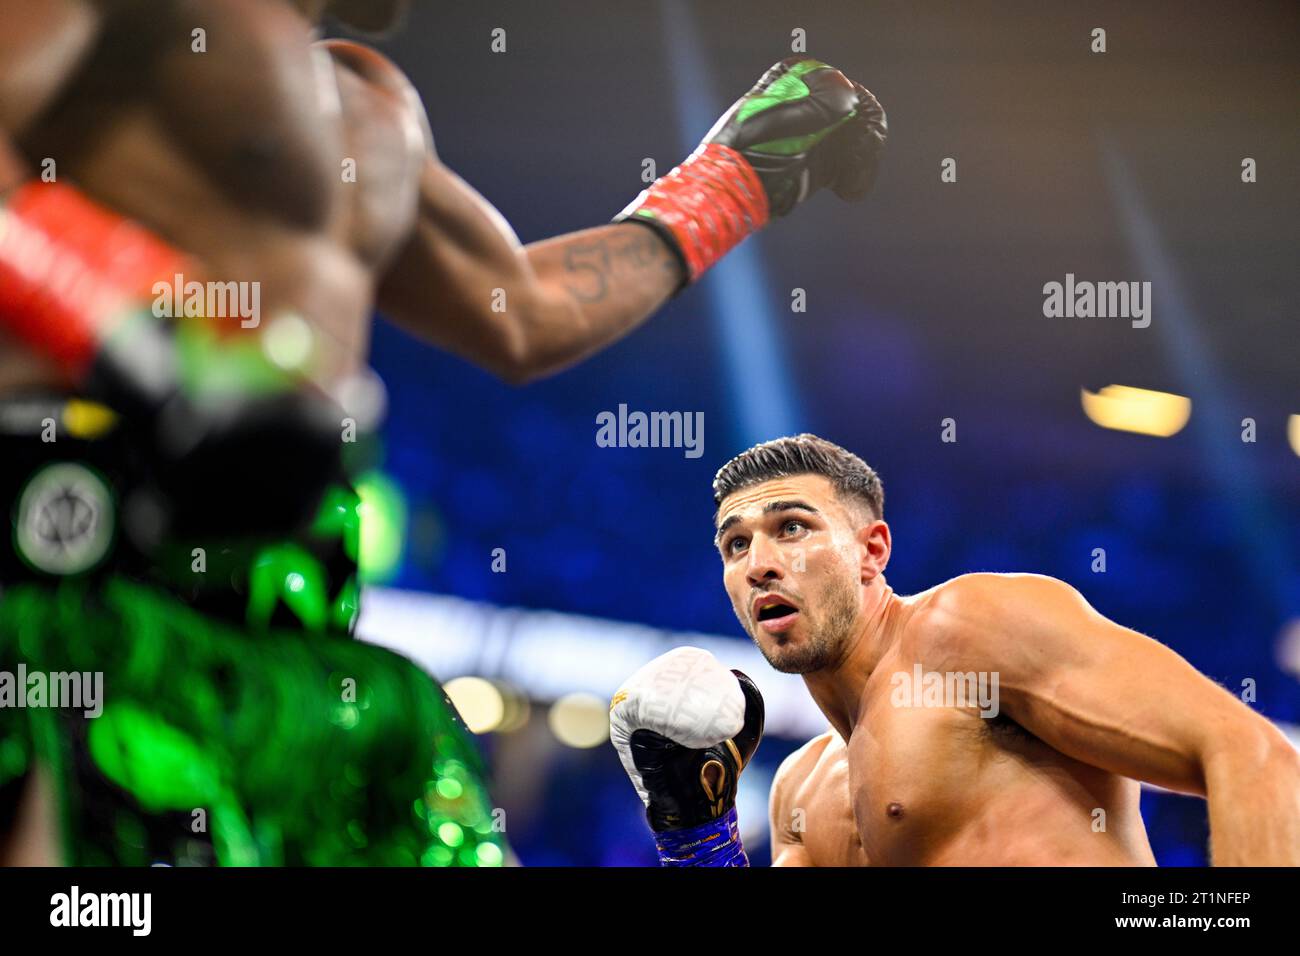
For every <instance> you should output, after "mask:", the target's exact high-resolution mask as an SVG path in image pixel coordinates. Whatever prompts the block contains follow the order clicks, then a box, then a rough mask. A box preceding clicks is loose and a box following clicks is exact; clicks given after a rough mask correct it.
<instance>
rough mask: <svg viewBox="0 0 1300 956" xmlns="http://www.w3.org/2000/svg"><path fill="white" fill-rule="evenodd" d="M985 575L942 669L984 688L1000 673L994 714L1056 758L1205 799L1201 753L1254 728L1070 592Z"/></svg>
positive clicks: (1250, 718) (1206, 684) (1173, 659)
mask: <svg viewBox="0 0 1300 956" xmlns="http://www.w3.org/2000/svg"><path fill="white" fill-rule="evenodd" d="M981 577H986V579H985V580H982V581H979V582H978V583H977V584H976V585H975V586H974V587H973V588H972V589H970V590H971V593H970V594H968V596H967V597H968V599H967V600H965V601H964V602H962V603H958V606H957V609H956V610H955V613H954V614H953V615H952V618H953V620H954V622H955V626H954V629H953V638H952V640H950V641H946V642H945V650H946V653H945V654H943V655H941V658H945V659H944V660H941V664H940V666H941V669H951V670H954V671H959V672H966V671H971V670H974V671H977V672H989V678H990V681H991V677H992V675H993V674H996V676H997V679H998V698H997V702H998V706H999V708H1000V711H1001V712H1003V713H1005V714H1006V715H1007V716H1008V717H1010V718H1011V719H1013V720H1015V721H1016V722H1017V723H1019V724H1021V725H1022V726H1023V727H1024V728H1025V729H1026V730H1028V731H1029V732H1030V733H1032V734H1034V735H1035V736H1037V737H1039V738H1040V739H1041V740H1043V741H1044V742H1045V743H1047V744H1048V745H1049V746H1051V747H1053V748H1055V749H1057V750H1059V751H1061V752H1062V753H1064V754H1066V755H1068V756H1070V757H1074V758H1075V759H1077V760H1080V761H1083V762H1085V763H1089V764H1092V765H1093V766H1097V767H1101V768H1102V769H1105V770H1108V771H1111V772H1113V773H1117V774H1121V775H1123V776H1127V777H1132V778H1136V779H1140V780H1146V781H1149V782H1151V783H1154V784H1157V785H1158V786H1162V787H1166V788H1168V789H1172V790H1179V791H1183V792H1188V793H1199V794H1203V793H1204V792H1205V779H1204V772H1203V769H1202V768H1203V763H1204V759H1205V757H1206V756H1207V754H1208V753H1210V752H1212V750H1213V749H1214V748H1215V747H1216V746H1219V745H1221V744H1224V743H1225V742H1228V741H1230V740H1231V736H1232V735H1233V734H1234V733H1236V732H1238V731H1239V730H1242V731H1244V730H1245V729H1247V728H1249V727H1250V726H1251V725H1252V724H1254V723H1257V722H1258V721H1260V720H1261V718H1260V717H1259V716H1258V715H1257V714H1254V713H1253V712H1252V711H1250V709H1249V708H1247V707H1246V706H1245V705H1244V704H1242V703H1241V701H1239V700H1237V699H1236V698H1234V697H1233V696H1232V695H1230V694H1228V693H1227V692H1226V691H1224V690H1223V689H1222V688H1220V687H1218V686H1217V685H1215V684H1214V683H1213V682H1212V681H1210V680H1209V679H1208V678H1206V677H1205V676H1203V675H1202V674H1200V673H1198V672H1197V671H1196V670H1195V668H1193V667H1192V666H1191V665H1190V664H1188V663H1187V661H1185V660H1184V659H1183V658H1182V657H1180V656H1179V655H1178V654H1176V653H1175V652H1174V651H1172V650H1170V649H1169V648H1168V647H1165V646H1164V645H1163V644H1160V643H1159V642H1157V641H1154V640H1152V639H1151V638H1149V637H1146V636H1144V635H1142V634H1139V633H1138V632H1136V631H1133V630H1130V629H1128V628H1125V627H1122V626H1120V625H1118V624H1116V623H1114V622H1113V621H1110V620H1108V619H1106V618H1105V617H1103V616H1102V615H1101V614H1099V613H1098V612H1097V611H1095V610H1094V609H1093V608H1092V607H1091V606H1090V605H1089V604H1088V603H1087V602H1086V601H1085V600H1084V598H1083V597H1082V595H1080V594H1079V593H1078V592H1077V591H1076V590H1075V589H1074V588H1072V587H1070V586H1069V585H1067V584H1064V583H1063V582H1061V581H1057V580H1054V579H1052V578H1046V577H1040V576H1037V575H1016V576H1005V577H1003V576H997V577H994V576H981ZM989 579H991V580H989Z"/></svg>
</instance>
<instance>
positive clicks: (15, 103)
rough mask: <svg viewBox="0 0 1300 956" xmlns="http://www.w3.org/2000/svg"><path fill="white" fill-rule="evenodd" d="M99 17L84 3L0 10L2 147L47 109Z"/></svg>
mask: <svg viewBox="0 0 1300 956" xmlns="http://www.w3.org/2000/svg"><path fill="white" fill-rule="evenodd" d="M103 16H104V14H103V13H101V11H100V9H99V7H98V6H96V5H95V4H93V3H89V2H86V0H4V3H3V4H0V141H8V142H7V143H6V144H5V145H8V146H10V147H12V142H13V139H15V138H17V137H18V136H20V135H21V134H22V133H23V131H24V130H26V128H27V127H28V125H29V124H30V123H31V122H32V121H33V120H34V119H36V118H37V117H38V116H40V114H41V113H42V112H43V111H44V110H45V109H46V108H47V107H48V106H49V105H50V104H51V103H52V101H53V100H54V97H55V96H56V95H58V93H59V90H60V89H62V87H63V84H64V83H66V82H67V80H68V79H69V78H70V77H71V76H72V74H73V73H74V72H75V71H76V68H77V66H78V65H79V64H80V63H81V62H82V60H83V58H84V57H85V56H86V54H87V53H88V52H89V51H90V48H91V45H92V44H93V43H94V42H95V38H96V37H97V36H98V35H99V31H100V28H101V23H102V19H103ZM0 185H5V184H4V183H3V182H2V181H0Z"/></svg>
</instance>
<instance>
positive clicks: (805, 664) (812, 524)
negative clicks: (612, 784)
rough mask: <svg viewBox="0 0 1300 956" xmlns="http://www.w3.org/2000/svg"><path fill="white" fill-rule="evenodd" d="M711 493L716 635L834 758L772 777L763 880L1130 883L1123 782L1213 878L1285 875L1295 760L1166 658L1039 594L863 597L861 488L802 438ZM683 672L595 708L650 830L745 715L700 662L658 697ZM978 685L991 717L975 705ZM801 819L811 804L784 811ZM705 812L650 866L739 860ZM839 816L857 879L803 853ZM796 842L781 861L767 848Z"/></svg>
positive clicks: (874, 556) (781, 445)
mask: <svg viewBox="0 0 1300 956" xmlns="http://www.w3.org/2000/svg"><path fill="white" fill-rule="evenodd" d="M713 490H714V501H715V503H716V505H717V507H718V511H717V534H716V542H717V546H718V549H719V552H720V554H721V556H722V562H723V581H724V584H725V586H726V589H727V593H728V595H729V596H730V598H731V602H732V606H733V608H734V610H735V612H736V616H737V618H738V619H739V620H740V622H741V624H742V625H743V626H744V628H745V630H746V631H747V632H748V633H749V635H750V637H751V638H752V639H753V641H754V643H755V644H756V645H757V646H758V648H759V650H760V651H761V652H762V653H763V656H764V657H765V658H766V659H767V661H768V662H769V663H770V664H771V665H772V666H773V667H774V668H776V669H777V670H779V671H782V672H784V673H793V674H801V675H803V678H804V681H805V683H806V684H807V687H808V690H809V692H810V693H811V694H812V697H813V700H814V701H816V703H817V705H818V707H819V708H820V709H821V711H822V713H823V714H824V715H825V716H826V718H827V720H828V721H830V724H831V726H832V728H833V729H834V732H835V734H836V735H838V737H839V738H840V739H842V740H843V741H844V742H845V743H844V750H843V759H841V758H840V757H839V756H838V755H837V747H838V744H837V743H836V742H835V740H834V738H829V739H827V740H826V742H825V743H824V744H821V745H819V743H818V741H813V743H812V744H810V745H809V747H808V748H806V749H805V750H804V751H802V752H800V753H797V754H796V755H795V756H794V757H793V758H792V759H791V760H790V761H787V765H786V766H785V767H784V768H783V772H782V773H781V774H780V775H779V779H778V781H777V786H776V787H774V794H773V817H774V819H773V821H772V823H773V827H774V830H776V831H778V832H779V833H787V832H788V833H790V834H791V839H785V838H781V839H775V838H774V844H773V853H774V857H775V858H776V859H777V860H779V861H780V862H782V863H784V864H790V865H798V864H800V863H813V864H817V863H823V862H827V863H831V864H839V863H847V862H863V859H865V860H867V861H869V862H870V863H872V864H875V865H902V866H908V865H911V866H918V865H941V866H942V865H948V866H1048V865H1092V866H1108V865H1131V866H1141V865H1152V864H1154V862H1155V861H1154V858H1153V856H1152V853H1151V849H1150V846H1149V844H1148V842H1147V837H1146V831H1145V828H1144V827H1143V824H1142V819H1141V816H1140V813H1139V808H1138V795H1139V794H1138V791H1139V784H1138V781H1139V780H1145V781H1149V782H1151V783H1153V784H1156V785H1158V786H1161V787H1164V788H1166V789H1170V790H1174V791H1178V792H1181V793H1188V794H1195V795H1199V796H1202V797H1205V798H1206V800H1207V803H1208V810H1209V818H1210V831H1211V849H1212V857H1213V862H1214V863H1215V864H1216V865H1252V866H1273V865H1290V866H1294V865H1300V755H1298V754H1297V752H1296V750H1295V749H1294V748H1293V747H1292V746H1291V744H1290V743H1289V742H1288V741H1287V739H1286V738H1285V737H1284V736H1283V735H1282V734H1281V733H1280V732H1279V731H1278V730H1277V729H1276V728H1275V727H1273V726H1272V724H1270V723H1269V722H1268V721H1267V720H1265V719H1264V718H1263V717H1261V716H1260V715H1258V714H1256V713H1255V712H1254V711H1252V710H1250V708H1248V707H1246V706H1245V705H1244V704H1243V703H1242V702H1241V701H1240V700H1238V699H1237V698H1235V697H1234V696H1232V695H1231V694H1229V693H1227V692H1226V691H1224V690H1223V689H1222V688H1220V687H1218V686H1217V685H1215V684H1214V683H1213V682H1212V681H1210V680H1208V679H1206V678H1205V677H1203V676H1202V675H1200V674H1198V673H1197V672H1196V671H1195V670H1194V669H1192V668H1191V667H1190V666H1189V665H1188V664H1187V662H1186V661H1184V660H1183V659H1182V658H1181V657H1179V656H1178V655H1177V654H1175V653H1174V652H1173V651H1171V650H1169V649H1168V648H1166V647H1164V646H1163V645H1161V644H1159V643H1157V642H1156V641H1153V640H1151V639H1150V638H1147V637H1144V636H1142V635H1141V634H1138V633H1136V632H1134V631H1131V630H1128V629H1126V628H1123V627H1121V626H1119V625H1117V624H1114V623H1112V622H1110V621H1108V620H1107V619H1105V618H1104V617H1102V616H1101V615H1100V614H1098V613H1097V612H1096V611H1094V610H1093V609H1092V608H1091V607H1089V606H1088V604H1087V603H1086V602H1085V601H1084V600H1083V598H1082V597H1081V596H1080V595H1079V593H1078V592H1077V591H1075V590H1074V589H1073V588H1071V587H1070V586H1069V585H1067V584H1064V583H1063V582H1061V581H1057V580H1055V579H1052V578H1048V577H1043V576H1039V575H1030V574H967V575H962V576H961V577H957V578H954V579H953V580H951V581H948V582H946V583H944V584H941V585H939V586H937V587H935V588H931V589H930V590H928V591H924V592H922V593H920V594H917V595H913V596H910V597H903V596H900V595H897V594H895V593H894V592H893V590H892V589H891V588H890V587H889V585H888V584H887V583H886V581H885V577H884V571H885V567H886V565H887V564H888V562H889V556H890V551H891V547H892V540H891V536H890V530H889V526H888V525H887V524H886V523H885V522H884V521H883V520H882V516H883V491H882V488H881V484H880V480H879V478H878V477H877V476H876V474H875V472H874V471H872V470H871V469H870V468H869V467H867V465H866V464H865V463H864V462H863V461H862V460H861V459H860V458H858V457H857V456H855V455H853V454H851V453H849V452H847V451H845V450H844V449H842V448H840V447H838V446H836V445H833V444H831V443H830V442H827V441H824V440H822V439H820V438H817V437H815V436H812V435H800V436H797V437H794V438H784V439H779V440H777V441H772V442H767V443H764V444H761V445H757V446H755V447H754V448H751V449H750V450H749V451H746V452H744V453H743V454H741V455H739V456H737V457H736V458H734V459H733V460H732V461H730V462H728V463H727V464H726V465H724V466H723V467H722V469H721V470H720V471H719V472H718V475H717V477H716V478H715V480H714V486H713ZM683 650H684V649H678V651H675V652H673V654H676V655H678V657H677V658H669V657H668V656H667V655H666V656H665V657H664V658H660V659H657V660H656V661H653V662H651V664H650V665H647V667H645V668H643V669H642V671H639V672H638V674H637V675H635V676H634V678H633V679H632V680H631V681H630V684H629V685H628V686H630V688H631V693H630V696H629V695H626V694H625V692H620V696H618V697H616V698H615V700H616V704H615V706H614V715H613V716H614V720H615V731H616V733H615V735H614V737H615V742H616V744H618V745H619V746H620V754H621V756H622V758H623V763H624V766H625V768H628V769H629V772H630V773H632V774H633V779H634V782H637V784H638V788H639V789H642V790H645V791H646V792H645V793H643V800H646V802H647V805H648V806H649V807H652V808H653V807H654V806H656V804H657V803H662V802H663V801H664V800H665V799H667V800H669V801H670V802H673V803H676V804H680V803H682V802H683V792H682V790H681V789H680V788H682V787H688V788H689V785H691V784H692V783H693V785H694V787H695V788H696V789H699V788H700V787H701V786H704V785H706V784H707V783H709V781H710V777H709V775H708V774H702V773H701V771H700V769H699V768H700V767H701V765H702V763H708V762H709V761H710V760H712V761H713V762H714V763H716V764H718V765H720V767H721V768H722V771H723V772H724V773H725V774H726V775H728V776H730V777H733V778H734V776H735V774H736V773H738V772H739V770H740V769H743V765H744V763H745V761H746V760H747V759H748V755H747V754H744V753H742V754H741V756H743V757H744V758H745V759H743V760H729V759H728V758H727V757H726V753H727V752H728V751H730V750H732V748H730V747H728V746H727V745H726V741H727V740H730V739H733V735H735V734H737V733H739V732H741V729H742V728H743V727H744V726H745V723H746V721H752V720H753V719H754V718H753V715H752V714H751V713H750V712H751V710H754V709H758V710H759V711H760V712H761V700H760V701H755V700H754V699H753V696H752V694H751V693H750V692H749V691H748V690H747V689H746V688H745V687H744V686H743V684H742V682H741V681H739V680H736V679H735V678H734V677H733V678H731V679H730V680H728V679H727V676H726V675H729V674H730V673H731V672H729V671H726V669H725V668H724V667H723V666H722V665H721V664H719V663H718V662H717V661H716V660H713V659H712V658H711V657H710V656H709V655H704V652H703V651H695V652H694V655H695V656H694V657H692V663H691V667H690V668H689V669H688V671H687V672H688V676H687V679H686V680H685V682H684V683H685V685H686V687H687V688H689V690H686V691H682V690H677V691H669V690H667V688H669V687H670V686H671V685H672V684H673V681H674V680H675V679H676V678H675V677H674V676H666V675H679V674H681V673H682V672H683V669H682V668H681V667H680V666H679V662H680V660H681V654H682V651H683ZM699 655H704V657H703V658H701V657H699ZM930 675H937V678H938V679H937V681H932V680H931V677H930ZM994 676H996V677H997V683H996V684H994V683H993V677H994ZM918 677H920V678H921V679H920V680H919V681H918V680H917V678H918ZM981 677H983V678H984V679H985V683H984V685H983V687H984V689H985V690H987V689H990V688H991V689H994V693H992V694H984V693H982V692H980V691H977V690H974V688H975V687H976V684H977V682H978V680H979V679H980V678H981ZM628 686H625V691H627V689H628ZM931 690H933V691H934V693H931ZM673 695H677V696H673ZM665 702H667V706H664V705H665ZM647 733H652V734H655V735H658V736H659V737H660V738H662V739H663V740H665V741H668V742H669V743H668V744H666V745H665V744H660V747H659V752H660V753H663V752H671V757H670V758H663V757H661V758H660V760H661V762H667V763H670V764H672V766H673V772H672V773H669V774H660V775H659V777H658V778H657V779H667V780H671V781H673V782H674V786H675V787H676V788H677V789H674V787H668V788H667V790H666V791H665V792H663V793H656V792H655V790H653V789H650V788H646V787H645V786H644V770H643V769H642V767H643V765H646V766H648V765H649V764H648V763H647V761H646V760H645V758H644V757H643V756H642V755H641V753H639V752H638V748H637V747H635V746H630V745H629V742H630V741H633V740H634V739H635V738H636V736H637V735H638V734H640V735H642V738H643V740H644V737H645V735H646V734H647ZM820 739H821V738H819V740H820ZM819 747H820V748H821V752H820V754H819V753H818V749H819ZM665 748H666V749H665ZM645 749H646V748H645V747H644V746H642V747H641V748H640V750H641V751H644V750H645ZM718 752H721V753H722V754H723V756H722V757H717V756H712V757H705V758H701V756H700V754H701V753H705V754H708V753H715V754H716V753H718ZM748 752H749V753H752V747H750V748H748ZM809 770H811V771H812V772H814V773H821V774H824V781H825V786H826V787H827V788H830V789H831V790H832V792H831V793H830V794H829V796H827V795H826V794H824V793H823V792H822V790H821V789H820V788H819V789H818V792H817V793H816V795H815V797H813V796H807V797H806V796H805V795H804V794H802V793H801V792H800V789H799V788H800V783H799V779H798V774H800V773H802V772H806V771H809ZM638 775H639V776H640V779H638ZM837 778H838V781H839V782H837ZM700 781H705V783H701V782H700ZM845 784H847V786H845ZM731 794H732V799H734V783H733V789H732V791H731ZM840 794H843V797H840ZM823 798H824V799H823ZM805 799H815V800H817V801H818V802H817V803H815V804H813V805H812V806H811V807H809V806H807V805H805V806H803V807H800V803H801V802H802V801H803V800H805ZM840 800H843V801H844V803H840V804H839V806H840V807H841V809H840V810H839V811H838V812H837V811H836V810H835V809H834V808H835V805H836V804H837V803H838V802H839V801H840ZM710 809H711V810H712V809H716V810H717V811H718V812H717V813H713V814H711V815H709V818H708V819H699V818H698V815H697V817H695V818H692V819H691V820H690V827H689V828H681V829H689V830H690V832H689V834H686V833H681V832H672V831H669V832H657V833H656V837H657V839H658V840H659V842H660V845H661V852H662V847H663V846H664V844H665V843H667V844H668V845H669V846H670V848H673V849H676V850H677V851H678V853H677V856H675V857H674V858H673V859H674V860H676V861H678V862H680V861H682V860H683V859H686V860H687V861H688V862H690V863H692V864H695V865H700V864H706V865H707V863H708V861H709V860H710V859H711V858H713V857H714V856H715V855H725V856H726V857H728V858H729V859H730V860H732V861H735V860H737V859H739V851H738V849H737V848H736V847H733V846H730V845H729V844H730V843H731V839H732V837H733V836H734V827H733V828H730V829H727V830H722V829H719V827H718V825H717V821H718V820H720V819H722V818H724V817H727V816H729V817H730V818H731V820H732V821H734V816H735V810H734V806H731V805H728V806H725V807H724V806H718V805H716V804H715V806H714V807H713V808H710ZM800 809H803V810H807V811H808V812H807V814H806V815H805V816H804V819H803V820H802V824H803V832H802V833H800V831H799V830H797V829H795V827H794V826H793V824H794V823H796V822H799V821H798V820H797V818H798V815H797V814H796V812H795V811H797V810H800ZM814 810H816V811H817V813H818V816H817V818H813V816H812V813H813V811H814ZM845 811H851V815H852V819H853V823H854V830H855V831H856V835H857V837H858V838H859V840H860V841H861V849H862V851H863V854H864V857H863V858H858V857H857V854H855V853H852V852H846V851H840V852H835V851H834V850H833V849H832V848H829V847H827V843H828V842H830V841H829V839H826V840H823V839H822V837H823V836H829V834H818V836H817V837H815V838H814V837H810V836H809V831H811V830H812V829H814V828H820V827H825V828H826V829H828V830H834V828H836V827H842V823H843V820H844V816H845ZM660 820H662V816H661V817H660ZM652 826H654V819H652ZM710 828H712V829H710ZM701 832H703V833H705V834H706V837H707V839H704V840H702V839H701V838H700V836H699V835H698V834H699V833H701ZM795 836H799V837H801V838H802V842H803V852H801V851H799V850H798V849H796V848H793V847H791V846H789V844H790V842H792V839H793V837H795ZM814 841H815V842H814ZM684 845H685V846H687V847H688V848H689V853H682V852H680V848H681V847H682V846H684ZM810 850H815V853H816V855H814V853H813V852H808V851H810Z"/></svg>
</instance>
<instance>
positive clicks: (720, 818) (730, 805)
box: [610, 647, 763, 866]
mask: <svg viewBox="0 0 1300 956" xmlns="http://www.w3.org/2000/svg"><path fill="white" fill-rule="evenodd" d="M762 736H763V696H762V694H760V693H759V691H758V688H757V687H755V686H754V682H753V681H751V680H750V679H749V678H748V677H747V676H745V675H744V674H742V673H741V672H740V671H736V670H728V669H727V668H726V667H724V666H723V665H722V664H721V663H720V662H719V661H718V659H717V658H716V657H714V656H713V655H712V654H710V653H709V652H708V651H705V650H701V649H700V648H698V647H679V648H676V649H674V650H671V651H669V652H668V653H667V654H663V655H661V656H660V657H656V658H655V659H654V660H653V661H651V662H650V663H649V664H646V665H645V666H644V667H642V668H641V669H640V670H638V671H637V672H636V673H635V674H633V675H632V676H631V677H629V678H628V679H627V681H626V682H624V684H623V687H622V688H621V689H620V690H619V691H618V693H617V694H615V695H614V698H613V701H612V702H611V704H610V740H611V741H612V742H613V744H614V747H615V749H616V750H617V751H618V756H619V759H620V760H621V761H622V762H623V768H624V769H625V770H626V771H627V774H628V776H629V777H630V778H631V779H632V785H633V786H634V787H636V791H637V793H638V794H639V795H640V797H641V801H642V803H644V804H645V808H646V819H647V820H648V821H649V823H650V828H651V829H652V830H653V831H654V834H655V842H656V844H657V845H658V848H659V861H660V863H662V864H663V865H664V866H748V865H749V860H748V858H747V857H746V856H745V850H744V847H743V846H742V845H741V841H740V828H739V825H738V824H737V822H736V788H737V785H738V783H739V780H740V772H741V771H742V770H744V769H745V766H746V765H747V764H748V763H749V760H750V758H751V757H752V756H753V755H754V751H755V750H757V749H758V742H759V740H760V739H761V738H762Z"/></svg>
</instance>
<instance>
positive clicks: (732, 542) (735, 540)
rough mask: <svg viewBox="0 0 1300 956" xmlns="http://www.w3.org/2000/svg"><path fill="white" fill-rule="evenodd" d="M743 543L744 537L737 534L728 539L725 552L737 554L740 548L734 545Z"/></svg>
mask: <svg viewBox="0 0 1300 956" xmlns="http://www.w3.org/2000/svg"><path fill="white" fill-rule="evenodd" d="M745 543H746V541H745V539H744V538H742V537H740V536H739V535H737V536H736V537H734V538H732V539H730V540H729V541H728V542H727V554H739V553H740V549H739V548H737V547H736V546H737V545H743V544H745Z"/></svg>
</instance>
